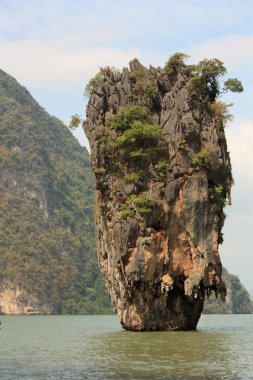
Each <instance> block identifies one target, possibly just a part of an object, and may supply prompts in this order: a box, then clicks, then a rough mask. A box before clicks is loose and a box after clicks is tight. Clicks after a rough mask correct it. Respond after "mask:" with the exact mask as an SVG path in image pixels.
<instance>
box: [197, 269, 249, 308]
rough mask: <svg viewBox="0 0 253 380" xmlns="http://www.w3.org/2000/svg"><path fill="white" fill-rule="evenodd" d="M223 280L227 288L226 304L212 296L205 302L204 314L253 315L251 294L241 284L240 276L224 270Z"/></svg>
mask: <svg viewBox="0 0 253 380" xmlns="http://www.w3.org/2000/svg"><path fill="white" fill-rule="evenodd" d="M222 279H223V281H224V282H225V283H226V286H227V296H226V302H222V300H221V299H220V298H219V297H217V298H216V297H215V295H214V294H212V295H211V296H210V297H209V298H208V299H206V301H205V305H204V309H203V313H205V314H251V313H253V303H252V302H251V300H250V295H249V292H248V291H247V290H246V289H245V287H244V286H243V285H242V284H241V282H240V279H239V278H238V276H236V275H234V274H231V273H229V272H228V271H227V270H226V269H225V268H223V270H222Z"/></svg>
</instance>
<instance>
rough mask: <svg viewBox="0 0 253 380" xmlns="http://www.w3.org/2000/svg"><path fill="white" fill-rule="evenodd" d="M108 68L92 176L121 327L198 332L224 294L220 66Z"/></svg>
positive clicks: (93, 139) (229, 85)
mask: <svg viewBox="0 0 253 380" xmlns="http://www.w3.org/2000/svg"><path fill="white" fill-rule="evenodd" d="M186 58H187V56H186V55H185V54H183V53H176V54H174V55H173V56H171V57H170V59H169V60H168V62H167V63H166V65H165V67H163V68H160V67H158V68H155V67H152V66H150V67H149V68H146V67H144V66H143V65H142V64H141V63H140V62H139V61H138V60H137V59H134V60H133V61H131V62H130V64H129V66H130V70H129V69H128V68H124V69H123V70H122V71H119V70H116V69H114V68H109V67H106V68H103V69H101V70H100V72H99V73H98V74H97V75H96V76H95V77H94V78H92V79H91V80H90V82H89V84H88V85H87V87H86V93H87V94H89V95H90V99H89V103H88V106H87V115H86V116H87V117H86V121H85V123H84V129H85V132H86V134H87V136H88V138H89V142H90V146H91V161H92V166H93V170H94V173H95V187H96V194H95V220H96V231H97V250H98V258H99V266H100V270H101V272H102V275H103V277H104V280H105V284H106V287H107V289H108V291H109V293H110V296H111V299H112V302H113V304H114V306H115V308H116V310H117V313H118V315H119V318H120V321H121V324H122V326H123V328H125V329H127V330H134V331H143V330H194V329H196V325H197V323H198V320H199V318H200V315H201V312H202V310H203V304H204V300H205V297H206V296H209V295H210V294H211V292H212V291H213V292H214V293H215V294H216V295H218V294H220V295H221V298H222V299H225V296H226V285H225V283H224V282H223V281H222V277H221V276H222V264H221V261H220V256H219V251H218V247H219V244H221V243H222V241H223V238H222V232H221V230H222V227H223V224H224V220H225V214H224V212H223V208H224V207H225V206H226V205H227V204H228V203H230V202H231V200H230V188H231V186H232V183H233V178H232V173H231V163H230V158H229V152H228V150H227V144H226V138H225V133H224V126H225V124H226V123H227V122H228V121H229V120H230V119H231V115H230V113H229V105H227V104H225V103H223V102H221V101H220V100H219V98H220V96H221V95H222V93H223V92H226V91H233V92H241V91H242V90H243V88H242V85H241V82H240V81H238V80H237V79H235V78H233V79H228V80H226V81H225V82H223V83H222V78H223V77H224V75H225V74H226V68H225V67H224V65H223V62H221V61H220V60H218V59H211V60H208V59H204V60H203V61H201V62H199V63H198V64H197V65H186V63H185V59H186Z"/></svg>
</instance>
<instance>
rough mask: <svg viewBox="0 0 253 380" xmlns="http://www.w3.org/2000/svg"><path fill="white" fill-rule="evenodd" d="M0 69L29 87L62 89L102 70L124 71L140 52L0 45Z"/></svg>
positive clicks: (25, 43) (53, 44)
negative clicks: (117, 69)
mask: <svg viewBox="0 0 253 380" xmlns="http://www.w3.org/2000/svg"><path fill="white" fill-rule="evenodd" d="M0 49H1V57H0V67H1V68H2V69H3V70H6V71H7V72H8V73H9V74H11V75H13V76H15V77H17V78H18V80H19V81H20V82H21V83H23V84H26V85H28V84H29V85H30V86H39V87H40V88H44V89H50V88H54V89H61V88H67V87H68V86H70V87H74V86H76V85H79V84H80V82H81V83H85V81H87V80H88V79H89V77H90V76H91V75H94V73H95V72H96V71H97V70H98V69H99V68H100V67H101V66H108V65H110V66H116V67H119V68H121V67H123V66H125V65H126V63H127V62H128V61H129V60H130V59H132V58H133V57H135V56H139V55H140V51H139V50H138V49H135V48H133V49H118V48H109V47H108V48H106V47H94V48H92V47H84V48H83V49H73V48H71V44H69V46H63V45H61V43H60V42H59V43H58V41H57V40H56V41H53V42H50V43H49V42H47V43H44V42H41V41H37V40H26V41H20V42H5V43H3V42H2V43H1V42H0Z"/></svg>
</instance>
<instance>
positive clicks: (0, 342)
mask: <svg viewBox="0 0 253 380" xmlns="http://www.w3.org/2000/svg"><path fill="white" fill-rule="evenodd" d="M0 320H1V322H2V324H1V329H0V379H1V380H24V379H27V380H28V379H29V380H33V379H36V380H42V379H43V380H49V379H61V380H65V379H66V380H86V379H92V380H93V379H94V380H100V379H101V380H102V379H103V380H107V379H108V380H109V379H119V380H121V379H122V380H124V379H129V380H130V379H132V380H134V379H136V380H137V379H142V380H143V379H150V380H152V379H157V380H158V379H160V380H165V379H166V380H167V379H168V380H169V379H178V380H181V379H217V380H218V379H235V380H236V379H251V378H252V379H253V315H203V316H202V318H201V320H200V322H199V325H198V331H194V332H139V333H136V332H128V331H124V330H122V328H121V326H120V323H119V321H118V318H117V316H0Z"/></svg>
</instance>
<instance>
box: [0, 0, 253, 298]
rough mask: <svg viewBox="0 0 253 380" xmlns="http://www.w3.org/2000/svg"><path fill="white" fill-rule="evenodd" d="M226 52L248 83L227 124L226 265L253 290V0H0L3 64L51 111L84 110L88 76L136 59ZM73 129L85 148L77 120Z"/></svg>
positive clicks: (233, 72) (61, 114)
mask: <svg viewBox="0 0 253 380" xmlns="http://www.w3.org/2000/svg"><path fill="white" fill-rule="evenodd" d="M177 51H180V52H184V53H187V54H189V55H190V56H191V58H190V60H189V63H196V62H198V61H199V60H201V59H203V58H219V59H221V60H222V61H224V63H225V66H226V67H227V69H228V76H229V77H237V78H238V79H240V80H241V81H242V83H243V86H244V92H243V93H242V94H232V95H227V96H226V98H225V99H224V100H225V101H227V102H229V103H230V102H233V103H234V106H233V107H232V110H231V111H232V113H233V114H234V120H233V122H232V123H231V124H230V125H229V126H228V127H227V128H226V136H227V141H228V150H229V151H230V154H231V160H232V168H233V176H234V180H235V185H234V187H233V189H232V201H233V203H232V206H230V207H228V206H227V207H226V209H225V212H226V214H227V219H226V222H225V226H224V229H223V232H224V243H223V245H221V246H220V254H221V259H222V262H223V265H224V266H225V267H226V268H227V269H228V270H229V271H230V272H231V273H234V274H237V275H238V276H239V277H240V279H241V282H242V283H243V284H244V285H245V286H246V288H247V289H248V290H249V291H253V254H252V247H253V201H252V198H253V194H252V191H253V169H252V166H253V75H252V68H253V1H252V0H222V1H221V0H219V1H218V0H212V1H205V0H203V1H201V0H181V1H180V0H156V1H154V0H122V1H119V0H57V1H53V0H43V2H42V1H41V0H39V1H38V0H0V68H1V69H3V70H4V71H6V72H7V73H8V74H10V75H12V76H13V77H15V78H16V79H17V80H18V82H19V83H21V84H22V85H23V86H25V87H26V88H27V89H28V90H29V91H30V92H31V94H32V96H33V97H34V98H35V99H36V100H37V101H38V102H39V103H40V105H41V106H42V107H44V108H45V109H46V110H47V111H48V112H49V113H50V114H51V115H54V116H56V117H58V118H59V119H61V120H62V121H63V122H64V123H66V124H68V123H69V120H70V117H71V115H73V114H75V113H77V114H81V115H82V116H83V117H85V107H86V104H87V98H85V97H84V95H83V92H84V88H85V85H86V84H87V82H88V80H89V79H90V78H91V77H92V76H94V74H95V73H96V72H97V71H98V70H99V68H100V67H103V66H115V67H117V68H119V69H120V68H122V67H124V66H127V65H128V62H129V61H130V60H131V59H133V58H138V59H139V60H140V61H141V62H142V63H143V64H144V65H149V64H152V65H153V66H163V65H164V63H165V62H166V61H167V59H168V57H169V56H170V55H171V54H173V53H175V52H177ZM75 136H76V137H77V138H78V139H79V141H80V143H81V144H82V145H85V146H87V147H88V142H87V139H86V137H85V135H84V133H83V132H82V130H81V128H79V129H78V130H77V131H76V132H75Z"/></svg>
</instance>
